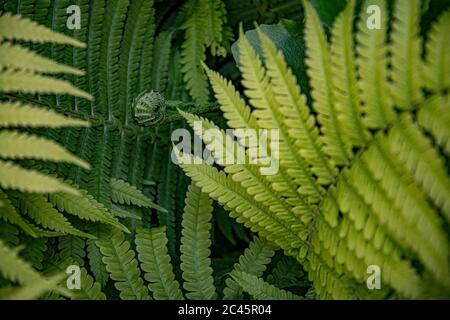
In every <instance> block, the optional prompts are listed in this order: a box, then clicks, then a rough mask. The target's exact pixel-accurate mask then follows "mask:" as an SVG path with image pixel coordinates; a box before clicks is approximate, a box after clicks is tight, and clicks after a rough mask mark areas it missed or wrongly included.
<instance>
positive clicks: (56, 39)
mask: <svg viewBox="0 0 450 320" xmlns="http://www.w3.org/2000/svg"><path fill="white" fill-rule="evenodd" d="M0 30H1V31H0V39H2V40H3V39H6V40H14V39H17V40H25V41H32V42H38V43H42V42H53V43H59V44H69V45H73V46H77V47H81V48H83V47H85V44H84V43H82V42H80V41H77V40H75V39H72V38H70V37H67V36H64V35H62V34H59V33H56V32H53V31H52V30H50V29H48V28H46V27H43V26H40V25H38V24H37V23H36V22H34V21H31V20H29V19H26V18H22V17H20V16H14V15H12V14H11V13H9V12H7V13H4V14H2V15H1V16H0Z"/></svg>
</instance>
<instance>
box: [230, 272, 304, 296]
mask: <svg viewBox="0 0 450 320" xmlns="http://www.w3.org/2000/svg"><path fill="white" fill-rule="evenodd" d="M232 277H233V280H234V281H236V282H237V283H238V284H239V285H240V286H241V287H242V288H243V290H244V291H246V292H248V293H249V294H250V295H251V296H252V297H253V298H255V299H258V300H302V299H303V298H302V297H300V296H297V295H295V294H293V293H291V292H289V291H286V290H283V289H279V288H277V287H275V286H274V285H271V284H269V283H267V282H266V281H264V279H261V278H258V277H257V276H255V275H253V274H249V273H246V272H236V273H234V274H232Z"/></svg>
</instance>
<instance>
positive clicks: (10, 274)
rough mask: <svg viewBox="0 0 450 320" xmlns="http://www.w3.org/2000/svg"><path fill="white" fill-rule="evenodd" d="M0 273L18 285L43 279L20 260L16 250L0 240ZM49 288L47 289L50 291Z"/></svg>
mask: <svg viewBox="0 0 450 320" xmlns="http://www.w3.org/2000/svg"><path fill="white" fill-rule="evenodd" d="M0 254H1V257H2V259H1V260H0V273H1V274H2V276H3V277H5V278H6V279H9V280H11V281H15V282H18V283H20V284H31V283H33V282H40V281H43V280H44V278H43V277H42V276H41V275H40V274H39V273H38V272H37V271H36V270H34V269H33V267H32V266H31V265H29V264H28V263H27V262H25V261H24V260H22V259H21V258H20V257H19V255H18V250H17V249H11V248H9V247H8V246H6V245H5V244H4V243H3V242H2V241H1V240H0ZM51 288H52V287H50V288H49V289H51Z"/></svg>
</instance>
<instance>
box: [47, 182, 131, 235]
mask: <svg viewBox="0 0 450 320" xmlns="http://www.w3.org/2000/svg"><path fill="white" fill-rule="evenodd" d="M77 189H78V188H77ZM78 190H79V192H80V194H81V196H76V195H72V194H69V193H62V192H57V193H51V194H50V195H49V200H50V202H51V203H52V204H53V205H54V206H55V207H56V208H58V210H60V211H61V212H63V211H65V212H67V213H69V214H72V215H75V216H77V217H79V218H81V219H84V220H88V221H93V222H101V223H106V224H110V225H112V226H114V227H116V228H119V229H121V230H123V231H125V232H129V230H128V228H127V227H125V226H124V225H123V224H121V223H120V222H119V221H118V220H117V219H116V218H114V217H112V216H111V214H110V213H109V212H108V210H107V209H106V208H105V206H104V205H103V204H101V203H100V202H97V200H95V199H94V197H92V196H91V195H90V194H89V193H87V191H85V190H81V189H78Z"/></svg>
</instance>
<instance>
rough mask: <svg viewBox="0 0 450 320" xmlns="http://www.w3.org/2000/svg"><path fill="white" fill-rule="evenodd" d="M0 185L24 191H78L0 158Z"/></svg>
mask: <svg viewBox="0 0 450 320" xmlns="http://www.w3.org/2000/svg"><path fill="white" fill-rule="evenodd" d="M0 186H1V187H3V188H6V189H18V190H20V191H25V192H39V193H52V192H67V193H71V194H73V195H79V191H78V190H76V189H75V188H72V187H71V186H69V185H67V184H65V183H62V182H60V181H59V180H57V179H56V178H53V177H50V176H48V175H45V174H42V173H39V172H38V171H35V170H27V169H24V168H22V167H20V166H18V165H15V164H13V163H12V162H8V161H1V160H0Z"/></svg>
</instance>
